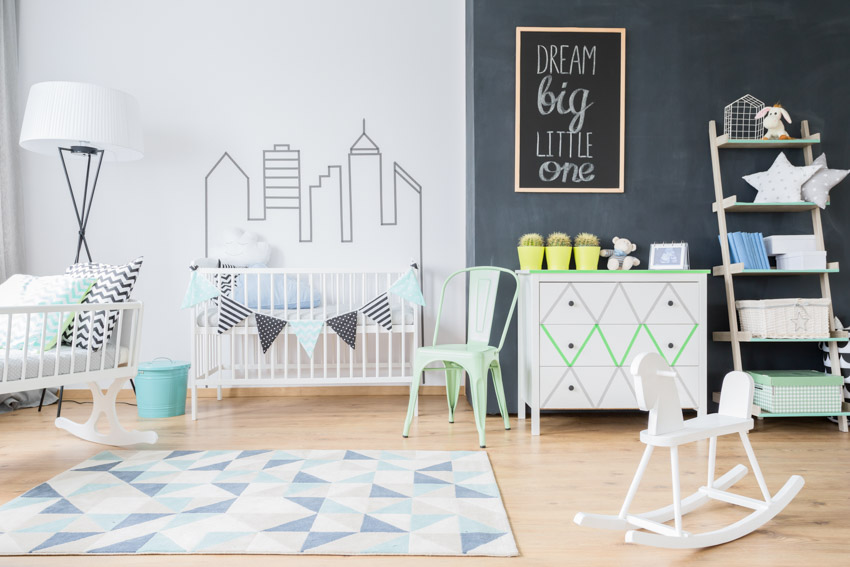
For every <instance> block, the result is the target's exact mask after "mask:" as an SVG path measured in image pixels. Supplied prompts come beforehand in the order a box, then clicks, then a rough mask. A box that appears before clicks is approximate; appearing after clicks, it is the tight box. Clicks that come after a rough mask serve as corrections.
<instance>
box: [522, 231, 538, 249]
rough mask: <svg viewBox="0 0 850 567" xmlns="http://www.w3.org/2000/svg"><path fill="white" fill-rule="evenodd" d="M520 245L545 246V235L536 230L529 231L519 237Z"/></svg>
mask: <svg viewBox="0 0 850 567" xmlns="http://www.w3.org/2000/svg"><path fill="white" fill-rule="evenodd" d="M519 245H520V246H543V237H542V236H540V235H539V234H537V233H536V232H529V233H528V234H523V235H522V236H520V237H519Z"/></svg>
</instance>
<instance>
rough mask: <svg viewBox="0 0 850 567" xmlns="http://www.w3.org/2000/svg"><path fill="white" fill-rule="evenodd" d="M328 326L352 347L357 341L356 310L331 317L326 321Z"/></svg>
mask: <svg viewBox="0 0 850 567" xmlns="http://www.w3.org/2000/svg"><path fill="white" fill-rule="evenodd" d="M327 323H328V327H330V328H331V329H333V331H334V333H336V334H337V335H339V338H341V339H342V340H344V341H345V342H346V344H348V346H350V347H351V348H352V349H354V348H355V346H354V344H355V343H356V341H357V311H351V312H350V313H346V314H344V315H339V316H337V317H332V318H330V319H328V321H327Z"/></svg>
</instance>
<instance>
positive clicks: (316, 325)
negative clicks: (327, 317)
mask: <svg viewBox="0 0 850 567" xmlns="http://www.w3.org/2000/svg"><path fill="white" fill-rule="evenodd" d="M288 324H289V325H290V326H291V327H292V330H293V331H295V336H296V337H298V342H299V343H301V346H302V347H303V348H304V351H305V352H306V353H307V356H309V357H310V358H313V349H315V348H316V341H318V340H319V333H321V332H322V326H323V325H324V324H325V322H324V321H288Z"/></svg>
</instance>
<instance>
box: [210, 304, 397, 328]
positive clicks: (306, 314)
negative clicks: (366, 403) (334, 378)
mask: <svg viewBox="0 0 850 567" xmlns="http://www.w3.org/2000/svg"><path fill="white" fill-rule="evenodd" d="M351 311H352V309H351V308H350V307H345V308H343V307H339V308H338V307H337V306H336V305H328V306H325V307H314V308H313V311H312V313H311V312H310V309H301V310H300V311H298V310H295V309H288V310H284V309H276V310H274V311H273V312H271V313H269V310H268V309H263V310H261V311H260V313H262V314H263V315H271V316H272V317H278V318H280V319H287V320H290V321H292V320H295V321H298V320H307V319H323V318H324V317H325V316H327V317H328V318H330V317H333V316H334V315H337V314H339V315H342V314H344V313H349V312H351ZM391 311H392V321H393V325H401V322H402V312H403V313H404V323H405V324H406V325H411V324H413V308H412V307H411V306H409V305H405V306H404V307H403V308H402V307H395V308H392V309H391ZM325 313H327V315H325ZM195 323H196V324H197V325H198V326H199V327H218V307H210V308H209V309H207V310H205V311H202V312H200V313H198V316H197V318H196V320H195ZM242 324H244V323H242ZM360 324H361V325H364V324H365V325H367V326H371V325H375V324H376V323H375V321H373V320H372V319H370V318H368V317H366V316H363V317H361V322H360ZM248 326H249V327H256V326H257V320H256V319H255V318H254V317H248Z"/></svg>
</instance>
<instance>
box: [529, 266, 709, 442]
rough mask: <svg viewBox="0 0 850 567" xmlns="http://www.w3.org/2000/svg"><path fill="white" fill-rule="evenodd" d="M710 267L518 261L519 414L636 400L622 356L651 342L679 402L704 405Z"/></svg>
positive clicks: (535, 420)
mask: <svg viewBox="0 0 850 567" xmlns="http://www.w3.org/2000/svg"><path fill="white" fill-rule="evenodd" d="M707 274H708V270H676V271H666V270H665V271H662V270H652V271H650V270H628V271H608V270H599V271H548V270H539V271H538V270H532V271H522V270H521V271H518V272H517V275H518V276H519V281H520V295H519V313H518V316H519V329H518V331H519V332H518V345H517V351H518V352H517V354H518V380H517V381H518V389H519V391H518V399H519V409H518V416H519V419H525V413H526V405H528V407H529V408H530V410H531V434H532V435H539V434H540V410H541V409H576V410H590V409H637V400H636V399H635V388H634V384H633V381H632V376H631V374H630V373H629V365H630V364H631V362H632V359H634V357H635V356H637V355H638V354H639V353H641V352H647V351H652V352H658V353H660V354H661V356H663V357H664V358H665V359H666V360H667V362H668V363H670V365H671V366H672V367H673V368H674V369H675V371H676V375H677V377H676V384H677V386H678V387H679V399H680V400H681V401H682V407H685V408H695V409H697V410H698V411H699V414H700V415H703V414H705V413H706V409H707V403H708V400H707V392H706V276H707Z"/></svg>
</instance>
